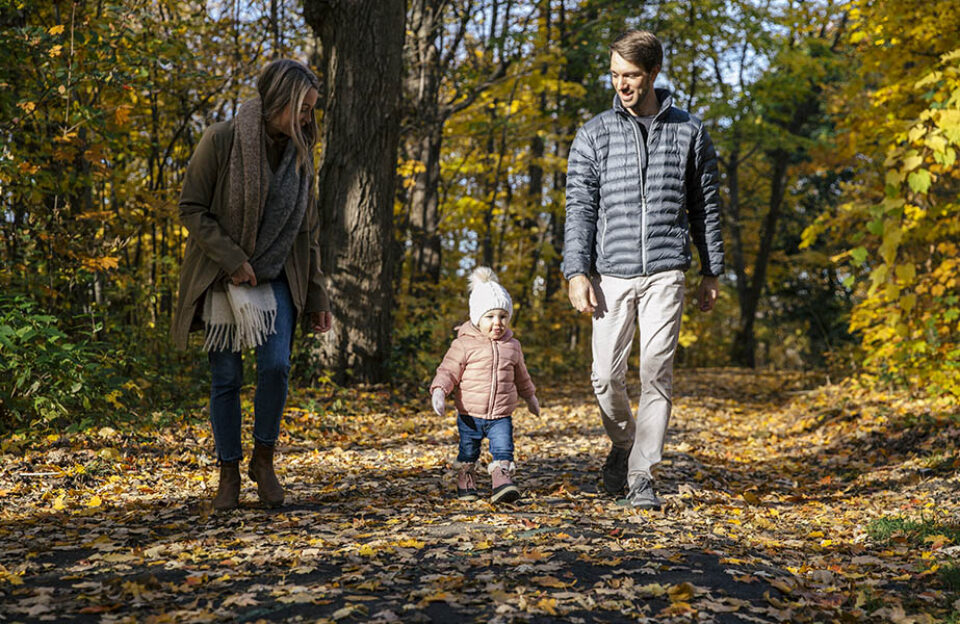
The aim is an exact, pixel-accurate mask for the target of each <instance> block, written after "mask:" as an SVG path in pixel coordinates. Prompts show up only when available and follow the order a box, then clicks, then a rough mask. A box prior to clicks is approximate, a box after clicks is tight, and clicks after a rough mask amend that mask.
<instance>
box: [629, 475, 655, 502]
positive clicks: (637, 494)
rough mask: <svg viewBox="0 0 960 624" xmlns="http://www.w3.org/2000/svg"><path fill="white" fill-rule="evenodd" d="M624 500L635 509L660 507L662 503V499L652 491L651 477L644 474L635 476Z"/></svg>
mask: <svg viewBox="0 0 960 624" xmlns="http://www.w3.org/2000/svg"><path fill="white" fill-rule="evenodd" d="M624 502H625V503H626V504H627V505H629V506H631V507H634V508H636V509H660V507H661V506H662V505H663V501H662V500H660V499H659V498H658V497H657V494H656V492H654V491H653V479H651V478H650V477H646V476H639V477H637V478H636V480H635V481H634V482H633V485H631V486H630V493H629V494H627V498H626V499H624Z"/></svg>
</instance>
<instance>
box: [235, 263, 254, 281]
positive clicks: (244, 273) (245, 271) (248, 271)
mask: <svg viewBox="0 0 960 624" xmlns="http://www.w3.org/2000/svg"><path fill="white" fill-rule="evenodd" d="M230 281H231V282H233V285H234V286H239V285H240V284H246V283H249V284H250V285H251V286H256V285H257V275H256V273H254V272H253V267H252V266H250V263H249V262H244V263H243V264H241V265H240V268H239V269H237V270H236V271H234V272H233V275H231V276H230Z"/></svg>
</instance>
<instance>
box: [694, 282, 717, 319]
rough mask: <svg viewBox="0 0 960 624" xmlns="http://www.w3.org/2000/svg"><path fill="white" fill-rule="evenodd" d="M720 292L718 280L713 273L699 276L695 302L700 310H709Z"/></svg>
mask: <svg viewBox="0 0 960 624" xmlns="http://www.w3.org/2000/svg"><path fill="white" fill-rule="evenodd" d="M719 292H720V280H719V279H718V278H717V276H715V275H704V276H703V277H702V278H700V287H699V288H697V303H698V304H699V306H700V311H701V312H709V311H710V310H712V309H713V304H715V303H716V302H717V294H718V293H719Z"/></svg>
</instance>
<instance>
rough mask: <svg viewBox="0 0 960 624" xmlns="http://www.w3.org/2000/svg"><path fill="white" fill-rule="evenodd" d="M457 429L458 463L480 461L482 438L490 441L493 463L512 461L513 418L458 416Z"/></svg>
mask: <svg viewBox="0 0 960 624" xmlns="http://www.w3.org/2000/svg"><path fill="white" fill-rule="evenodd" d="M457 429H458V430H459V432H460V452H459V453H458V454H457V461H458V462H461V463H464V464H466V463H471V462H475V461H477V460H478V459H480V443H481V442H482V441H483V439H484V438H487V439H489V440H490V454H491V455H493V461H501V460H506V461H513V418H511V417H510V416H507V417H506V418H497V419H496V420H487V419H486V418H474V417H473V416H468V415H466V414H459V415H458V416H457Z"/></svg>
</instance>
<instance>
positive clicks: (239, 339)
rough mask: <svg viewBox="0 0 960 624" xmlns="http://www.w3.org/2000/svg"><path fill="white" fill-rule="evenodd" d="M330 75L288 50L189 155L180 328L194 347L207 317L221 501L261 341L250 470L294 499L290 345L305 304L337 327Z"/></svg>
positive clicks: (231, 490) (234, 479) (223, 503)
mask: <svg viewBox="0 0 960 624" xmlns="http://www.w3.org/2000/svg"><path fill="white" fill-rule="evenodd" d="M318 88H319V81H318V80H317V78H316V76H314V74H313V73H312V72H311V71H310V70H309V69H308V68H307V67H306V66H304V65H303V64H301V63H298V62H297V61H292V60H287V59H281V60H277V61H273V62H272V63H270V64H269V65H267V66H266V67H265V68H264V69H263V71H262V73H261V74H260V78H259V80H258V82H257V90H258V91H259V97H257V98H254V99H252V100H249V101H247V102H244V103H243V104H242V105H241V106H240V109H239V111H238V112H237V115H236V117H235V118H234V119H231V120H230V121H225V122H220V123H217V124H214V125H212V126H210V127H209V128H207V130H206V131H205V132H204V134H203V138H201V139H200V143H199V144H198V145H197V149H196V151H195V152H194V154H193V157H192V158H191V159H190V164H189V165H188V166H187V173H186V177H185V178H184V182H183V191H182V193H181V196H180V219H181V221H182V222H183V224H184V226H185V227H186V228H187V230H188V231H189V237H188V238H187V247H186V252H185V256H184V260H183V267H182V269H181V274H180V298H179V301H178V304H177V310H176V312H175V314H174V321H173V328H172V332H173V339H174V342H175V344H176V345H177V346H178V347H180V348H186V346H187V336H188V333H189V332H190V331H191V330H192V329H199V328H204V330H205V337H206V340H205V342H204V348H205V349H206V350H207V351H208V353H209V360H210V370H211V373H212V384H211V386H212V387H211V393H210V422H211V424H212V426H213V437H214V440H215V442H216V448H217V459H218V462H219V464H220V485H219V486H218V488H217V495H216V497H215V498H214V499H213V506H214V508H215V509H217V510H227V509H233V508H235V507H237V504H238V501H239V497H240V460H241V459H242V458H243V449H242V447H241V443H240V420H241V417H240V387H241V385H242V383H243V360H242V355H241V353H242V349H244V348H248V347H254V348H255V349H256V357H257V388H256V396H255V399H254V413H255V417H254V426H253V439H254V448H253V456H252V458H251V460H250V466H249V470H248V475H249V476H250V478H251V479H252V480H253V481H255V482H256V484H257V494H258V495H259V497H260V502H261V504H263V505H265V506H268V507H277V506H280V505H281V504H283V488H282V487H281V486H280V482H279V481H278V480H277V476H276V474H275V473H274V469H273V450H274V445H275V444H276V441H277V437H278V435H279V433H280V417H281V415H282V414H283V407H284V403H285V402H286V399H287V377H288V373H289V370H290V346H291V342H292V339H293V327H294V323H295V320H296V318H297V317H298V316H301V315H304V316H306V318H309V320H310V324H311V326H312V328H313V330H314V331H316V332H321V333H322V332H326V331H327V330H329V329H330V325H331V316H330V312H329V309H330V308H329V302H328V300H327V295H326V292H325V291H324V288H323V284H322V273H321V272H320V249H319V242H318V223H319V215H318V214H317V209H316V206H315V203H314V196H313V181H314V178H315V171H314V166H313V147H314V145H315V144H316V141H317V122H316V119H315V118H314V114H313V109H314V106H315V105H316V103H317V96H318Z"/></svg>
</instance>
